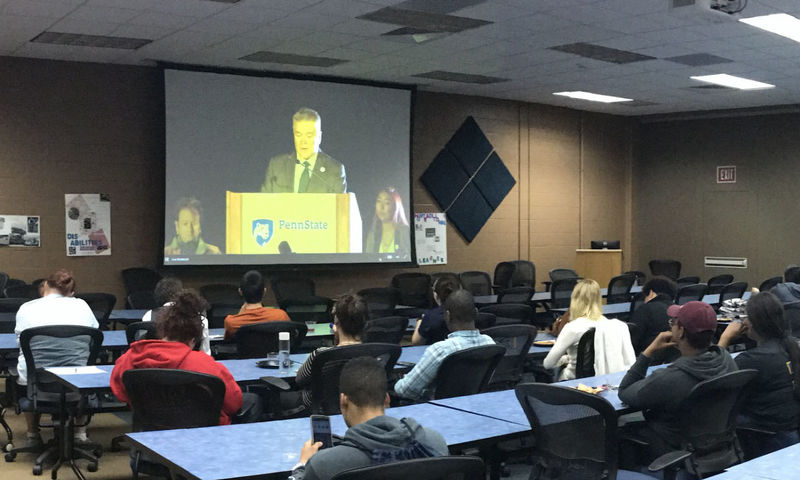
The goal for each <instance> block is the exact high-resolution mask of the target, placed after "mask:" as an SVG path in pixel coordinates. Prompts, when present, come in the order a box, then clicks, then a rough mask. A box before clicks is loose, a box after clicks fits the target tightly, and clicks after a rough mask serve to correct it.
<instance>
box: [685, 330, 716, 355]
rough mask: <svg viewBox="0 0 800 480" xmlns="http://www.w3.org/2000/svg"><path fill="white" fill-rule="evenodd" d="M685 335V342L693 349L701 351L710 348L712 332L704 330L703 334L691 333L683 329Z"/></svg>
mask: <svg viewBox="0 0 800 480" xmlns="http://www.w3.org/2000/svg"><path fill="white" fill-rule="evenodd" d="M683 331H684V333H685V334H686V341H687V342H688V343H689V345H691V346H692V347H693V348H696V349H698V350H702V349H705V348H708V347H710V346H711V339H712V338H713V337H714V331H713V330H705V331H703V332H697V333H692V332H690V331H689V330H687V329H685V328H684V329H683Z"/></svg>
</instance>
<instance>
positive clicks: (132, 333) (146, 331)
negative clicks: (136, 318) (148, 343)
mask: <svg viewBox="0 0 800 480" xmlns="http://www.w3.org/2000/svg"><path fill="white" fill-rule="evenodd" d="M156 338H158V335H157V334H156V322H155V319H151V321H149V322H133V323H129V324H128V325H126V326H125V339H126V340H128V345H130V344H131V343H133V342H138V341H139V340H154V339H156Z"/></svg>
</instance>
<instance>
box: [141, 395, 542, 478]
mask: <svg viewBox="0 0 800 480" xmlns="http://www.w3.org/2000/svg"><path fill="white" fill-rule="evenodd" d="M386 414H387V415H390V416H393V417H396V418H403V417H412V418H414V419H415V420H417V421H418V422H419V423H420V424H421V425H423V426H425V427H429V428H432V429H434V430H436V431H437V432H439V433H440V434H442V436H443V437H444V439H445V441H446V442H447V444H448V445H451V446H453V445H461V444H468V443H471V442H475V441H479V440H484V439H489V438H496V437H503V436H508V435H514V434H517V433H521V432H525V431H527V430H528V427H527V426H522V425H517V424H514V423H510V422H504V421H501V420H494V419H490V418H486V417H482V416H479V415H474V414H471V413H467V412H461V411H458V410H453V409H449V408H444V407H439V406H436V405H431V404H426V403H423V404H418V405H409V406H406V407H398V408H390V409H388V410H387V411H386ZM346 428H347V427H346V425H345V424H344V420H343V419H342V416H341V415H334V416H331V429H332V430H333V433H334V434H336V435H340V436H341V435H344V433H345V431H346ZM128 437H129V438H131V440H132V441H133V442H134V443H136V444H138V445H139V446H141V447H143V449H144V450H146V451H148V452H150V453H153V454H155V455H156V456H158V457H161V458H162V459H163V460H165V461H166V463H167V464H171V465H174V466H176V467H177V469H178V470H179V471H181V472H183V473H184V474H185V475H186V476H187V477H188V478H194V479H200V480H223V479H233V478H242V477H249V476H257V475H268V474H272V473H280V472H287V471H289V470H290V469H291V468H292V467H293V466H294V465H295V464H296V463H297V461H298V458H299V455H300V447H301V446H302V444H303V442H305V441H306V440H308V439H309V437H310V426H309V420H308V419H307V418H298V419H291V420H282V421H275V422H263V423H251V424H244V425H226V426H219V427H206V428H193V429H184V430H165V431H157V432H138V433H129V434H128ZM221 449H222V450H224V451H220V450H221ZM212 451H214V452H218V454H217V455H211V456H209V455H199V454H198V452H212Z"/></svg>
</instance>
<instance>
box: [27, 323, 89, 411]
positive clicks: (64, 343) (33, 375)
mask: <svg viewBox="0 0 800 480" xmlns="http://www.w3.org/2000/svg"><path fill="white" fill-rule="evenodd" d="M102 344H103V332H102V331H100V330H99V329H97V328H91V327H83V326H77V325H48V326H44V327H33V328H28V329H25V330H23V331H22V332H21V333H20V335H19V347H20V350H22V355H23V357H24V358H25V365H26V366H27V371H28V379H27V380H28V385H29V387H30V388H29V390H28V391H29V392H31V393H32V396H33V398H32V399H31V400H32V401H33V404H34V409H36V405H37V402H38V400H39V397H40V394H41V393H49V394H51V397H42V398H43V399H45V400H46V401H55V398H53V397H52V394H55V393H58V392H60V387H59V385H58V382H56V381H49V380H47V377H43V378H40V370H41V369H43V368H46V367H79V366H84V365H92V364H94V362H95V360H96V359H97V354H98V352H99V351H100V346H101V345H102ZM70 397H71V399H73V400H74V399H75V397H74V396H70Z"/></svg>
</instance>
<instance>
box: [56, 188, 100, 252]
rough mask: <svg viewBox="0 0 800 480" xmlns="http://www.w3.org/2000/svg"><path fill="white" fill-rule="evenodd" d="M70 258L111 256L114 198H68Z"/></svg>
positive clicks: (88, 195) (84, 195) (93, 195)
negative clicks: (112, 204) (112, 199)
mask: <svg viewBox="0 0 800 480" xmlns="http://www.w3.org/2000/svg"><path fill="white" fill-rule="evenodd" d="M64 205H65V206H66V208H65V213H66V232H67V256H68V257H85V256H95V255H111V198H110V197H109V196H108V195H107V194H104V193H68V194H66V195H64Z"/></svg>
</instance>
